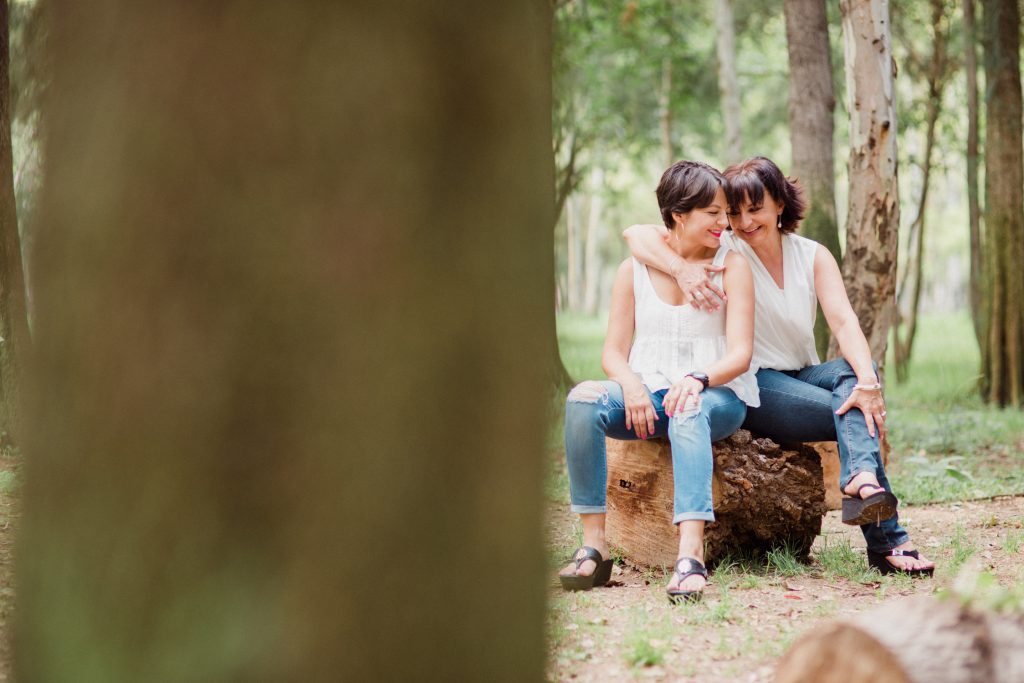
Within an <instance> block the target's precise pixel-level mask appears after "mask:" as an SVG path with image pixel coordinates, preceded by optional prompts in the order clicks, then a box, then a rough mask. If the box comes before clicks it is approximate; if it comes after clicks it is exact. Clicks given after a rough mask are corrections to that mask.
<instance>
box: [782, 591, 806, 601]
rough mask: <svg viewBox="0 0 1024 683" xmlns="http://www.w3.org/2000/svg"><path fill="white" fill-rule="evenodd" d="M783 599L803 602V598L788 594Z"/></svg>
mask: <svg viewBox="0 0 1024 683" xmlns="http://www.w3.org/2000/svg"><path fill="white" fill-rule="evenodd" d="M782 597H784V598H788V599H790V600H803V598H801V597H800V596H799V595H793V594H792V593H786V594H785V595H783V596H782Z"/></svg>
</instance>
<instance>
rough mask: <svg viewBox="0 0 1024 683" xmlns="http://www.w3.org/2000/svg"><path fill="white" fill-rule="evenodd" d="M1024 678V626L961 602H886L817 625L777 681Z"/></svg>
mask: <svg viewBox="0 0 1024 683" xmlns="http://www.w3.org/2000/svg"><path fill="white" fill-rule="evenodd" d="M1020 680H1024V623H1022V622H1021V619H1020V617H1019V616H1006V615H1000V614H992V613H986V612H982V611H975V610H971V609H969V608H965V607H963V606H962V604H961V603H960V602H959V601H957V600H937V599H935V598H932V597H917V598H911V599H909V600H900V601H895V602H889V603H886V604H884V605H881V606H879V607H877V608H875V609H872V610H870V611H868V612H865V613H863V614H859V615H857V616H855V617H852V618H850V619H845V620H843V621H835V622H832V623H829V624H825V625H824V626H818V627H815V628H813V629H811V630H810V631H808V632H807V633H806V634H804V635H803V636H801V637H800V638H799V639H798V640H797V641H796V642H795V643H794V644H793V646H792V647H791V648H790V649H789V651H788V652H786V654H785V655H783V657H782V659H781V660H779V664H778V666H777V668H776V670H775V681H776V683H846V681H876V682H877V683H915V682H916V681H932V682H934V683H1015V682H1016V681H1020Z"/></svg>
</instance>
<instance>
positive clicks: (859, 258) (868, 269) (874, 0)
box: [830, 0, 900, 365]
mask: <svg viewBox="0 0 1024 683" xmlns="http://www.w3.org/2000/svg"><path fill="white" fill-rule="evenodd" d="M839 7H840V9H841V10H842V14H843V44H844V46H845V53H846V93H847V98H848V107H847V108H848V109H849V112H850V160H849V171H850V198H849V211H848V213H847V217H846V255H845V257H844V259H843V279H844V280H845V281H846V289H847V292H848V293H849V295H850V303H851V304H852V305H853V310H854V311H855V312H856V313H857V317H858V318H859V320H860V325H861V328H862V329H863V330H864V335H865V336H866V337H867V340H868V344H869V345H870V347H871V356H872V358H874V359H875V361H876V362H877V363H878V364H879V365H881V364H883V363H884V362H885V349H886V343H887V340H888V336H889V328H890V327H891V326H892V322H893V318H894V317H895V307H896V300H895V299H896V254H897V240H898V235H899V224H900V203H899V192H898V188H897V182H896V110H895V103H894V95H893V80H894V78H893V76H894V73H893V72H894V70H895V67H894V65H893V60H892V32H891V28H890V23H889V3H888V1H887V0H841V2H840V3H839ZM830 349H831V353H830V355H835V354H836V352H837V348H836V343H835V340H833V341H832V344H831V347H830Z"/></svg>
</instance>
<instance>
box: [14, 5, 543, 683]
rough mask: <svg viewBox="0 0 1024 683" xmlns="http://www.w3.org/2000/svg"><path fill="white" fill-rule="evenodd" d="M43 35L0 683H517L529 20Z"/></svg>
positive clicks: (100, 14) (151, 22) (527, 292)
mask: <svg viewBox="0 0 1024 683" xmlns="http://www.w3.org/2000/svg"><path fill="white" fill-rule="evenodd" d="M51 4H52V5H53V7H52V9H53V14H52V16H53V18H54V23H53V24H52V26H51V28H52V33H51V34H50V35H51V39H52V40H51V42H50V45H51V46H52V47H53V50H54V55H53V57H54V63H55V72H54V81H53V93H52V97H53V99H52V106H51V107H50V108H49V109H48V112H47V116H48V119H47V122H46V123H47V139H48V147H47V150H46V155H47V156H46V162H47V165H46V168H47V173H48V176H47V179H46V184H45V188H44V196H43V197H42V198H41V205H40V211H41V216H40V231H41V234H40V237H39V242H38V262H37V263H38V270H37V271H36V272H37V273H38V280H37V282H38V290H37V297H38V298H37V303H38V319H37V322H38V327H37V330H38V339H39V345H38V349H37V355H36V358H35V361H36V362H35V366H34V372H33V381H32V387H31V415H30V418H29V419H30V422H29V423H28V433H29V435H30V438H29V440H28V443H27V446H26V449H27V451H28V452H29V453H30V457H28V458H26V461H27V462H26V468H27V472H26V490H25V498H24V500H25V509H24V516H23V527H22V529H21V536H20V538H19V543H20V547H19V573H18V585H19V595H18V615H17V618H18V622H19V623H18V625H17V643H18V646H17V657H18V661H17V679H18V680H24V681H71V680H78V681H111V682H115V683H117V682H122V681H124V682H128V681H131V682H137V681H157V682H158V681H181V680H194V681H250V680H251V681H257V680H259V681H335V680H341V681H344V680H351V681H373V680H416V679H423V678H425V677H427V678H432V679H436V680H467V681H469V680H488V681H489V680H507V681H522V680H540V679H541V678H542V677H543V671H544V668H543V667H544V652H545V648H544V640H543V620H544V589H543V587H544V576H545V565H544V559H543V554H542V550H541V549H542V527H541V519H540V514H541V513H540V511H541V510H542V508H543V506H542V504H541V482H542V478H543V467H542V462H543V458H542V453H543V452H544V438H545V433H546V421H545V418H546V412H547V401H546V398H547V394H546V391H545V383H544V372H545V368H546V365H547V360H548V358H549V356H548V352H549V349H548V348H547V347H546V346H545V344H546V342H547V340H549V339H553V338H554V331H553V329H549V328H548V321H549V320H551V304H552V300H553V292H552V288H551V285H552V279H551V274H552V266H551V260H552V255H551V225H552V224H553V216H552V200H551V197H552V194H551V188H552V187H553V184H554V178H553V174H552V173H551V168H552V165H551V147H550V144H551V118H550V117H551V103H550V98H549V94H548V93H546V92H545V90H544V88H538V87H537V84H538V83H547V82H549V81H550V70H549V69H550V67H549V64H550V52H549V48H550V46H549V36H550V33H551V26H550V20H551V12H550V6H549V5H548V4H547V3H545V2H540V1H536V2H525V3H505V2H498V1H491V0H484V1H483V2H480V1H479V0H473V1H472V2H468V1H458V0H457V1H456V2H455V4H454V5H453V4H452V3H448V4H446V5H445V7H444V8H443V11H441V10H439V8H438V7H437V5H436V3H430V2H394V1H392V0H383V2H378V3H375V4H374V6H373V11H372V12H369V11H366V8H364V7H361V6H355V5H351V4H349V3H273V4H258V5H254V4H252V3H248V2H241V1H233V2H221V3H217V4H216V6H215V7H214V6H212V5H209V4H196V3H167V2H148V3H136V2H128V1H127V0H108V1H107V2H103V3H102V4H100V5H97V4H96V3H80V2H75V1H71V0H54V2H53V3H51ZM496 160H497V161H496ZM499 162H500V163H499ZM510 198H514V201H510ZM496 207H499V208H496ZM492 576H493V577H499V576H500V577H501V578H500V580H497V579H496V580H495V581H492V580H488V579H487V577H492ZM499 583H500V586H498V584H499Z"/></svg>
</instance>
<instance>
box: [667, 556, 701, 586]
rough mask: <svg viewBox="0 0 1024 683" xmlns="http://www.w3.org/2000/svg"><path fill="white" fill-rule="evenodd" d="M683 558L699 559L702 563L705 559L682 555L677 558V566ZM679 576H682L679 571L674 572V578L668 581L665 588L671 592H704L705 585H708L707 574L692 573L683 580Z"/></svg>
mask: <svg viewBox="0 0 1024 683" xmlns="http://www.w3.org/2000/svg"><path fill="white" fill-rule="evenodd" d="M682 559H693V560H697V561H698V562H700V563H701V564H702V565H703V564H704V559H703V558H700V557H686V558H683V557H680V558H679V559H677V560H676V567H677V568H678V567H679V560H682ZM684 573H685V572H684ZM679 576H680V574H679V572H678V571H675V572H672V579H671V580H670V581H669V582H668V585H667V586H665V590H667V591H669V592H670V593H671V592H673V591H686V592H692V593H703V592H704V587H705V586H707V585H708V580H707V577H705V576H703V575H701V574H690V575H689V576H687V577H686V578H684V579H683V580H682V581H680V580H679Z"/></svg>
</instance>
